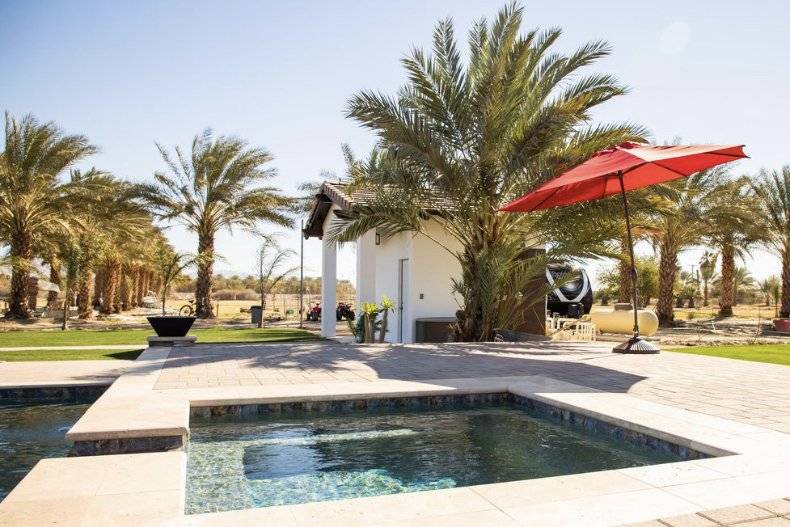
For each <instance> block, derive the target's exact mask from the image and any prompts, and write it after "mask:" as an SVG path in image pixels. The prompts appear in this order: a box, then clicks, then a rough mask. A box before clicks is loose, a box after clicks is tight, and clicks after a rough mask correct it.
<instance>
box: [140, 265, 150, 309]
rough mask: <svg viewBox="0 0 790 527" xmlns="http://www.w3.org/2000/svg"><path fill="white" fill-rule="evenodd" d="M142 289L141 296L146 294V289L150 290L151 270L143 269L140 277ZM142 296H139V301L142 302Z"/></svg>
mask: <svg viewBox="0 0 790 527" xmlns="http://www.w3.org/2000/svg"><path fill="white" fill-rule="evenodd" d="M142 282H143V283H142V286H141V287H142V289H143V296H148V291H150V290H151V271H145V272H144V273H143V279H142ZM142 301H143V299H142V297H141V298H140V302H142Z"/></svg>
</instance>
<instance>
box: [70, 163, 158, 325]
mask: <svg viewBox="0 0 790 527" xmlns="http://www.w3.org/2000/svg"><path fill="white" fill-rule="evenodd" d="M70 183H71V185H72V187H73V189H74V190H73V193H74V197H75V199H77V200H79V202H80V210H79V211H76V213H75V216H74V218H73V220H74V222H75V227H74V228H73V229H72V232H71V234H70V235H69V236H66V237H65V238H64V242H65V246H64V245H63V244H60V246H61V247H65V248H68V247H69V246H70V245H77V246H78V247H79V251H78V252H77V253H75V254H78V261H77V262H76V263H75V264H74V265H75V266H76V271H75V272H76V275H75V280H74V282H75V284H74V287H75V289H76V291H77V309H78V312H79V315H78V316H79V317H80V318H83V319H87V318H91V317H92V316H93V306H92V302H91V300H92V295H91V287H92V285H93V283H94V278H93V273H95V272H96V271H97V269H98V268H99V267H100V266H103V270H104V275H105V278H106V279H105V280H103V281H102V290H101V297H102V298H103V302H102V306H101V312H102V314H110V313H113V312H117V311H118V310H119V309H120V305H119V302H117V301H116V300H118V299H121V296H122V295H121V287H120V285H121V283H122V280H123V278H122V275H121V272H120V271H121V270H122V269H123V265H124V255H127V256H129V257H134V255H137V254H140V253H141V252H142V251H145V250H146V249H145V248H146V246H147V245H146V244H145V243H142V242H143V241H146V242H147V241H150V239H151V236H150V234H151V229H152V218H151V216H150V215H149V214H148V213H147V211H146V210H145V209H144V208H143V207H142V206H141V205H140V204H138V203H136V202H135V201H134V197H135V196H136V187H135V186H134V185H132V184H130V183H127V182H124V181H121V180H119V179H117V178H116V177H114V176H113V175H112V174H109V173H108V172H105V171H101V170H97V169H95V168H92V169H90V170H88V171H86V172H82V171H80V170H72V171H71V174H70ZM116 307H117V308H119V309H117V310H116V309H115V308H116Z"/></svg>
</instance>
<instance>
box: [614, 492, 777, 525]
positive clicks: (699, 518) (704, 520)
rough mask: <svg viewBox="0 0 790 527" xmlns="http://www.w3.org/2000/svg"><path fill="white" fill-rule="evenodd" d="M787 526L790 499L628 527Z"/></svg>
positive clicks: (685, 515) (727, 508)
mask: <svg viewBox="0 0 790 527" xmlns="http://www.w3.org/2000/svg"><path fill="white" fill-rule="evenodd" d="M722 525H724V526H729V525H737V526H738V527H790V498H785V499H782V500H771V501H763V502H760V503H753V504H748V505H738V506H735V507H726V508H723V509H714V510H709V511H702V512H698V513H696V514H684V515H681V516H673V517H671V518H662V519H660V520H653V521H649V522H641V523H633V524H631V525H630V526H629V527H717V526H722Z"/></svg>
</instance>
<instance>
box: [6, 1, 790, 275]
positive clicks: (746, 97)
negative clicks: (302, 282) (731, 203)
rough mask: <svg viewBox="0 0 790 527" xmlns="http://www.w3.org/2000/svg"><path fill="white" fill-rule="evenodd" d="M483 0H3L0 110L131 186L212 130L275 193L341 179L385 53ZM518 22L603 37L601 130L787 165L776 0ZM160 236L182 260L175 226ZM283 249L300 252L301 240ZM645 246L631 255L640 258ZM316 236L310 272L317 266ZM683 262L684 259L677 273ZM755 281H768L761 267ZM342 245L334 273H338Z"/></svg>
mask: <svg viewBox="0 0 790 527" xmlns="http://www.w3.org/2000/svg"><path fill="white" fill-rule="evenodd" d="M501 5H502V4H501V3H500V2H496V1H490V0H488V1H477V0H476V1H450V0H443V1H438V0H434V1H419V0H413V1H412V0H410V1H391V2H383V1H355V2H352V1H333V2H322V1H315V2H304V1H288V2H274V1H270V2H263V1H230V2H206V1H169V2H153V1H151V2H147V1H135V2H106V1H104V2H93V1H77V0H73V1H68V2H67V1H61V2H55V1H41V2H29V1H24V0H2V2H0V71H1V72H2V74H1V75H0V109H6V110H8V111H9V112H11V113H12V114H13V115H16V116H21V115H22V114H24V113H28V112H32V113H34V114H35V115H36V116H38V117H39V118H40V119H42V120H54V121H56V122H58V123H59V124H60V125H61V126H62V127H63V128H64V129H65V130H66V131H68V132H80V133H84V134H86V135H88V137H90V139H91V140H92V141H94V142H95V143H96V144H98V145H99V146H100V147H101V149H102V151H101V153H100V154H99V155H97V156H95V157H93V158H92V159H91V160H90V161H89V163H87V165H88V166H90V165H96V166H97V167H100V168H103V169H107V170H110V171H112V172H114V173H116V174H118V175H119V176H122V177H125V178H128V179H131V180H144V179H146V178H149V177H150V175H151V174H152V172H153V171H154V170H157V169H160V168H161V167H162V162H161V160H160V159H159V157H158V154H157V152H156V150H155V148H154V141H159V142H162V143H164V144H166V145H175V144H181V145H185V146H186V145H188V144H189V142H190V141H191V139H192V137H193V136H194V135H195V134H196V133H197V132H199V131H200V130H202V129H203V128H205V127H207V126H210V127H211V128H213V129H214V130H215V131H216V132H218V133H224V134H235V135H240V136H242V137H244V138H246V139H247V140H249V141H250V142H251V143H252V144H255V145H261V146H265V147H266V148H268V149H269V150H270V151H271V152H272V153H273V154H274V156H275V161H274V166H276V168H277V169H278V170H279V177H278V179H277V184H278V185H279V186H281V187H282V188H283V189H284V190H285V191H287V192H294V190H295V187H296V185H297V184H299V183H300V182H303V181H308V180H314V179H316V178H318V175H319V173H320V172H321V171H322V170H330V171H334V172H336V173H338V174H340V173H342V170H343V163H342V158H341V155H340V144H341V143H342V142H347V143H349V144H350V145H351V146H352V147H353V148H354V149H355V150H356V151H357V152H358V153H363V152H365V151H367V150H368V149H369V148H370V147H371V145H372V136H371V135H370V134H369V133H368V132H366V131H364V130H362V129H360V128H358V127H357V126H356V125H355V123H353V122H351V121H349V120H347V119H345V118H344V117H343V108H344V106H345V103H346V101H347V100H348V98H349V96H351V95H352V94H353V93H354V92H355V91H357V90H360V89H363V88H366V89H368V88H373V89H380V90H383V91H385V92H389V93H392V92H393V91H394V90H395V89H396V88H397V87H398V86H399V85H400V84H401V83H402V82H403V79H404V76H403V70H402V68H401V67H400V64H399V59H400V58H401V57H402V56H403V54H404V53H406V52H407V51H408V50H409V49H410V47H411V46H414V45H416V46H427V45H429V43H430V36H431V31H432V28H433V26H434V23H435V22H436V20H438V19H439V18H442V17H445V16H451V17H452V18H453V19H454V20H455V22H456V30H457V33H458V35H459V36H460V37H461V38H462V39H464V40H465V36H466V31H467V29H468V27H469V26H470V24H471V22H472V21H473V20H475V19H477V18H478V17H480V16H483V15H487V16H491V15H493V14H494V13H495V12H496V11H497V9H498V8H499V7H500V6H501ZM525 5H526V17H525V18H526V27H528V28H531V27H548V26H559V27H561V28H563V30H564V35H563V38H562V41H561V48H562V49H565V50H569V49H571V48H574V47H576V46H578V45H581V44H583V43H584V42H586V41H589V40H593V39H605V40H608V41H609V42H610V43H611V44H612V45H613V47H614V53H613V55H612V56H611V57H610V58H608V59H607V60H605V61H603V62H601V63H600V64H599V65H598V66H597V67H596V69H598V70H601V71H607V72H610V73H613V74H615V75H616V76H617V77H618V78H620V80H621V81H622V82H624V83H626V84H627V85H629V86H630V87H631V89H632V91H631V93H630V94H629V95H627V96H625V97H622V98H620V99H619V100H617V101H615V102H612V103H609V104H607V105H606V106H605V108H603V109H602V110H601V111H600V112H599V114H598V117H599V118H600V119H602V120H632V121H635V122H639V123H641V124H644V125H645V126H647V127H648V128H649V129H650V130H651V131H652V133H653V137H654V139H655V140H657V141H665V140H671V139H672V138H677V137H679V138H682V140H684V141H687V142H712V143H716V142H720V143H745V144H746V145H747V152H748V153H749V154H750V155H751V157H752V159H750V160H748V161H744V162H741V163H740V164H739V165H738V166H737V167H736V170H737V171H739V172H741V171H743V172H749V173H754V172H756V171H757V170H758V169H759V168H761V167H766V168H779V167H780V166H781V165H782V164H787V163H790V151H789V150H790V142H789V141H788V137H789V136H790V133H788V123H789V122H790V102H788V93H790V68H789V67H788V66H790V46H788V45H787V36H786V34H787V28H788V26H790V10H788V9H787V7H786V5H785V4H784V3H783V2H781V1H778V0H776V1H770V0H761V1H759V2H750V3H747V2H736V1H713V0H707V1H702V0H698V1H693V2H691V1H688V0H686V1H664V2H653V3H648V2H633V1H605V2H589V1H566V2H556V1H551V2H549V1H529V2H525ZM171 238H172V240H173V242H174V243H175V244H176V246H178V247H179V248H182V249H193V244H194V240H193V239H192V238H191V236H189V235H188V234H185V233H184V232H183V231H180V230H178V229H174V230H172V231H171ZM283 241H284V242H285V243H286V244H288V245H290V246H292V247H294V248H298V234H297V233H296V232H295V231H294V232H286V233H284V236H283ZM218 249H219V251H220V252H221V253H222V254H223V255H224V256H225V258H226V261H225V262H223V263H220V264H219V265H218V270H219V271H222V272H227V271H228V270H232V271H233V272H237V273H239V274H246V273H249V272H251V271H252V268H253V262H254V252H255V241H254V240H253V239H251V238H250V237H248V236H246V235H244V234H242V233H238V232H237V233H236V234H235V235H234V236H230V235H229V234H227V233H224V234H222V235H221V236H220V238H219V240H218ZM643 249H645V248H643ZM319 254H320V248H319V244H318V242H317V241H315V240H312V241H310V242H308V243H307V244H306V263H307V267H308V272H310V273H313V274H315V273H318V272H319V270H320V258H319ZM697 258H698V255H697V254H696V253H693V254H690V255H687V256H686V257H685V258H684V259H683V263H684V264H686V265H689V264H691V263H692V262H693V261H695V260H696V259H697ZM758 260H759V261H758V262H757V263H756V264H755V266H754V272H755V274H756V275H758V276H765V275H767V274H771V273H775V272H777V271H778V267H777V264H776V261H775V260H774V259H772V258H765V257H763V256H762V255H760V256H759V257H758ZM353 261H354V260H353V253H352V251H351V249H350V248H347V249H345V250H343V251H341V256H340V265H339V270H340V271H339V272H340V275H341V277H347V278H351V277H353Z"/></svg>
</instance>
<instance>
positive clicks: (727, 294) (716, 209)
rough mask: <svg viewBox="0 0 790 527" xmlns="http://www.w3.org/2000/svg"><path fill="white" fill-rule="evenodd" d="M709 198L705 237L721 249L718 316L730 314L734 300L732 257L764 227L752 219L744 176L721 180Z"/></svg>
mask: <svg viewBox="0 0 790 527" xmlns="http://www.w3.org/2000/svg"><path fill="white" fill-rule="evenodd" d="M710 201H711V203H710V206H709V207H708V214H707V225H708V227H707V228H708V232H707V233H706V236H705V241H706V242H708V243H709V244H710V245H712V246H714V247H718V248H719V250H720V252H721V280H719V283H720V287H721V294H720V295H719V316H720V317H731V316H732V306H734V305H735V301H736V296H735V281H734V280H735V274H734V273H735V259H736V257H740V258H744V256H745V255H746V254H748V253H749V250H750V248H751V247H752V246H753V245H755V244H756V243H758V242H760V241H761V240H762V239H764V236H765V230H764V229H763V228H762V227H760V224H761V222H760V221H755V214H754V210H755V209H756V208H757V205H756V203H755V198H754V195H753V193H752V192H751V189H750V185H749V179H748V178H746V177H741V178H736V179H732V180H729V181H727V182H725V183H724V184H723V185H721V187H720V188H719V189H718V190H717V191H716V192H715V193H713V194H712V196H711V198H710ZM714 263H715V262H714Z"/></svg>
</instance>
